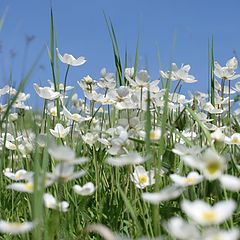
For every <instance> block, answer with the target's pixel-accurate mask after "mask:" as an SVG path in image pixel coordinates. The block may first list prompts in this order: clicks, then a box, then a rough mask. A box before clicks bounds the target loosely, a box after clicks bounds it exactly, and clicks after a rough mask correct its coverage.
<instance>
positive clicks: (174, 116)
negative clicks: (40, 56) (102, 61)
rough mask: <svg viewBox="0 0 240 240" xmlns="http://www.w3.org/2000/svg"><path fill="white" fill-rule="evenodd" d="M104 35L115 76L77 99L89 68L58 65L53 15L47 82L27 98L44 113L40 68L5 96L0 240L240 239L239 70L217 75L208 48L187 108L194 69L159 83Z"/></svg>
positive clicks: (89, 85) (77, 60)
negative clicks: (203, 83)
mask: <svg viewBox="0 0 240 240" xmlns="http://www.w3.org/2000/svg"><path fill="white" fill-rule="evenodd" d="M106 23H107V27H108V30H109V34H110V39H111V43H112V47H113V54H114V61H115V66H116V68H115V69H114V71H113V72H108V71H107V69H106V68H104V67H103V69H102V70H101V72H100V74H99V78H98V79H93V78H92V77H91V73H89V75H87V76H85V77H83V78H82V79H81V80H79V81H78V87H75V88H74V87H72V86H71V85H70V84H69V79H68V76H69V71H71V69H72V68H83V67H84V64H85V62H86V60H87V59H85V57H83V56H80V57H79V56H75V53H74V54H73V55H74V56H73V55H72V54H70V53H62V51H61V49H59V48H58V46H57V39H56V36H55V26H54V20H53V15H51V21H50V30H51V31H50V32H51V33H50V45H49V46H48V48H46V49H45V51H48V55H49V68H50V69H51V71H52V76H49V78H51V79H52V80H51V81H47V80H46V82H45V83H44V85H39V84H38V83H34V84H33V86H32V87H33V89H34V91H35V92H36V94H37V95H38V97H39V98H40V99H42V100H43V106H42V111H41V112H39V111H37V110H35V109H33V108H32V107H31V106H30V105H29V104H28V103H29V101H30V100H29V99H30V94H28V93H25V92H24V88H25V86H26V85H27V84H28V80H29V79H30V78H31V74H32V72H33V71H34V68H35V66H36V62H34V63H33V64H32V67H31V68H30V69H29V71H28V72H27V73H26V75H25V76H24V77H23V79H22V81H21V83H20V84H19V86H18V87H17V88H14V87H13V86H12V85H11V81H10V82H9V84H8V85H5V86H0V87H1V88H0V98H1V104H0V134H1V135H0V152H1V154H0V158H1V161H0V172H1V174H0V188H1V198H0V207H1V216H0V218H1V220H0V232H1V234H0V239H36V240H40V239H46V240H48V239H49V240H51V239H79V240H83V239H106V240H118V239H123V240H124V239H166V240H167V239H183V240H184V239H185V240H190V239H191V240H195V239H196V240H201V239H204V240H216V239H221V240H237V239H239V237H240V231H239V225H240V211H239V210H240V206H239V202H240V196H239V191H240V178H239V176H240V174H239V173H240V109H239V107H238V101H239V92H240V82H239V79H240V71H239V67H238V59H237V58H236V57H234V56H233V57H232V58H230V59H226V62H225V63H219V62H218V61H217V59H215V58H214V47H213V43H211V44H209V69H208V70H209V87H208V89H206V92H205V93H203V92H199V91H195V92H192V93H191V94H190V95H189V96H187V95H184V94H182V93H181V88H182V86H183V85H188V84H193V83H195V82H196V81H197V79H195V77H194V73H192V72H191V67H190V65H188V64H186V65H182V66H177V65H176V64H175V63H172V64H171V65H170V66H169V69H161V70H160V72H159V78H158V79H156V80H155V79H152V78H151V76H150V75H149V73H148V71H147V70H146V69H138V46H137V47H136V54H135V61H134V62H135V63H134V66H128V63H127V61H126V59H125V60H122V59H120V54H119V50H118V43H117V38H116V34H115V30H114V27H113V25H112V23H111V21H110V20H108V19H107V18H106ZM76 54H78V53H76ZM59 69H64V70H65V74H64V75H63V76H61V75H60V74H59ZM192 74H193V75H192ZM71 81H73V80H71ZM76 81H77V80H76Z"/></svg>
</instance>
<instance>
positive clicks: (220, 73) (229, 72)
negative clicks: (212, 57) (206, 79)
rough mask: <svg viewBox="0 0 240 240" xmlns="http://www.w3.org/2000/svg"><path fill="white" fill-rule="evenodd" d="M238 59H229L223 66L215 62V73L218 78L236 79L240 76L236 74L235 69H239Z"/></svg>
mask: <svg viewBox="0 0 240 240" xmlns="http://www.w3.org/2000/svg"><path fill="white" fill-rule="evenodd" d="M237 66H238V61H237V59H236V58H235V57H233V58H231V59H229V60H228V61H227V63H226V66H224V67H222V66H221V65H220V64H219V63H218V62H216V61H215V62H214V74H215V76H217V77H218V78H221V79H224V80H234V79H237V78H239V77H240V75H239V74H236V72H235V69H237Z"/></svg>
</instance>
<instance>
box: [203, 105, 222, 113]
mask: <svg viewBox="0 0 240 240" xmlns="http://www.w3.org/2000/svg"><path fill="white" fill-rule="evenodd" d="M203 109H204V110H205V111H207V112H209V113H211V114H221V113H223V110H222V109H219V108H215V107H214V106H213V105H212V104H211V103H210V102H207V103H206V104H205V105H204V106H203Z"/></svg>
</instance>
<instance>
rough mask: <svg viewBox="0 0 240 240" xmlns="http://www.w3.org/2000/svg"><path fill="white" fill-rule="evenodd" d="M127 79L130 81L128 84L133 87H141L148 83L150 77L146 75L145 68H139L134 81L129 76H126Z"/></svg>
mask: <svg viewBox="0 0 240 240" xmlns="http://www.w3.org/2000/svg"><path fill="white" fill-rule="evenodd" d="M126 76H129V75H128V74H127V75H126ZM127 80H128V81H129V82H130V84H131V85H132V86H133V87H140V88H142V87H147V86H148V85H149V80H150V77H149V75H148V72H147V70H140V71H139V72H138V73H137V76H136V79H135V81H134V80H132V79H131V78H129V77H128V78H127Z"/></svg>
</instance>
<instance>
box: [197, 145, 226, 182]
mask: <svg viewBox="0 0 240 240" xmlns="http://www.w3.org/2000/svg"><path fill="white" fill-rule="evenodd" d="M199 164H200V168H201V170H202V172H203V175H204V177H205V178H206V179H208V180H210V181H212V180H215V179H217V178H219V177H220V176H221V175H222V172H223V170H224V169H225V167H226V164H225V160H224V158H223V157H221V156H220V155H218V153H217V152H216V151H214V150H212V149H211V148H208V149H207V150H206V151H205V152H204V153H203V155H202V158H201V160H200V162H199Z"/></svg>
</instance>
